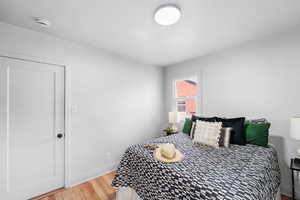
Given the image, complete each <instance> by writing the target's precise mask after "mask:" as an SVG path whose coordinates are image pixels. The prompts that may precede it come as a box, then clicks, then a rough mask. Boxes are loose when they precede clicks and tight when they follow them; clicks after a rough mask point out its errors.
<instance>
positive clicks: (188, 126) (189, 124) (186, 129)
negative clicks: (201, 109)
mask: <svg viewBox="0 0 300 200" xmlns="http://www.w3.org/2000/svg"><path fill="white" fill-rule="evenodd" d="M192 125H193V121H192V120H191V119H189V118H186V119H185V122H184V126H183V130H182V132H184V133H186V134H188V135H189V134H190V133H191V129H192Z"/></svg>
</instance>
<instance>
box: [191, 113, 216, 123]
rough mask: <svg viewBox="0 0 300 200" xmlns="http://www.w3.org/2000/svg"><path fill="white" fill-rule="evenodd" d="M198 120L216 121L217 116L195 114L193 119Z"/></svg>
mask: <svg viewBox="0 0 300 200" xmlns="http://www.w3.org/2000/svg"><path fill="white" fill-rule="evenodd" d="M197 120H200V121H205V122H216V117H199V116H196V115H193V116H192V121H193V122H196V121H197Z"/></svg>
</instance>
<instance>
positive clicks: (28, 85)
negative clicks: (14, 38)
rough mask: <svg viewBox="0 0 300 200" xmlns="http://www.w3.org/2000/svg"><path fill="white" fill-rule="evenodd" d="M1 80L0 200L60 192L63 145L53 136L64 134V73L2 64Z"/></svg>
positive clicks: (42, 66)
mask: <svg viewBox="0 0 300 200" xmlns="http://www.w3.org/2000/svg"><path fill="white" fill-rule="evenodd" d="M0 59H1V57H0ZM0 77H1V92H0V93H1V100H0V103H1V105H0V106H1V117H0V123H1V127H2V128H1V129H0V131H1V133H0V138H1V141H2V142H1V146H2V148H3V149H2V150H3V151H2V152H3V162H1V163H3V164H0V165H1V168H0V169H2V170H1V171H2V173H1V180H4V181H3V183H4V184H1V186H0V187H1V190H0V191H1V196H6V198H7V199H12V200H13V199H18V200H20V199H26V198H31V197H33V196H36V195H40V194H43V193H45V192H48V191H50V190H53V189H57V188H60V187H63V186H64V139H63V138H62V139H58V138H57V137H56V135H57V134H58V133H63V132H64V68H63V67H60V66H55V65H47V64H41V63H35V62H28V61H22V60H14V59H7V58H2V59H1V61H0ZM2 111H4V112H2ZM1 157H2V155H1ZM2 194H3V195H2Z"/></svg>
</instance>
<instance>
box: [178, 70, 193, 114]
mask: <svg viewBox="0 0 300 200" xmlns="http://www.w3.org/2000/svg"><path fill="white" fill-rule="evenodd" d="M174 86H175V95H174V99H175V106H176V111H177V112H180V113H182V114H181V116H180V118H185V117H187V116H191V115H192V114H196V112H197V95H198V94H197V93H198V81H197V77H196V76H195V77H189V78H185V79H177V80H175V84H174Z"/></svg>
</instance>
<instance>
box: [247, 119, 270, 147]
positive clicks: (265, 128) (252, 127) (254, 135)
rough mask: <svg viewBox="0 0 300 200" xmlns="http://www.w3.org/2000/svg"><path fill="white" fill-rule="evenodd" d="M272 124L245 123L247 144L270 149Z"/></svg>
mask: <svg viewBox="0 0 300 200" xmlns="http://www.w3.org/2000/svg"><path fill="white" fill-rule="evenodd" d="M270 126H271V124H270V123H249V122H248V123H245V130H246V142H247V143H249V144H255V145H258V146H263V147H268V140H269V128H270Z"/></svg>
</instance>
